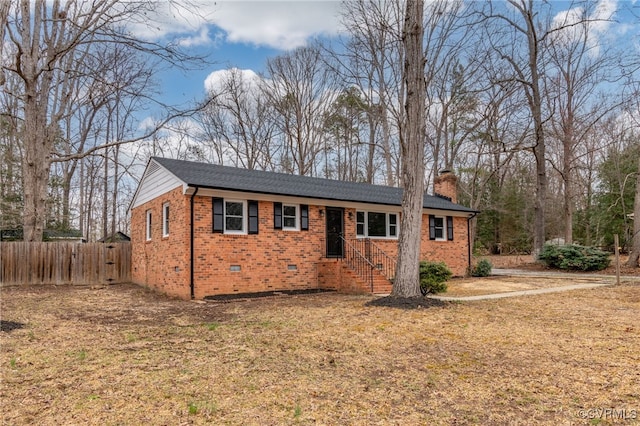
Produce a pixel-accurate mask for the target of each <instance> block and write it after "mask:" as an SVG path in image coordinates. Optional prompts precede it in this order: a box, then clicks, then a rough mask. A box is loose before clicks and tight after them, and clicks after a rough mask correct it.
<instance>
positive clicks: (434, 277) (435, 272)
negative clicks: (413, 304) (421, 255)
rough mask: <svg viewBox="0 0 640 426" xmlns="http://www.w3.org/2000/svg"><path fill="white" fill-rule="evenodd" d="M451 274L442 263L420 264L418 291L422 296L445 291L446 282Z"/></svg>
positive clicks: (422, 262) (423, 262) (425, 262)
mask: <svg viewBox="0 0 640 426" xmlns="http://www.w3.org/2000/svg"><path fill="white" fill-rule="evenodd" d="M452 275H453V274H452V273H451V271H450V270H449V268H447V265H445V264H444V262H427V261H424V260H423V261H421V262H420V291H421V292H422V294H428V293H442V292H444V291H447V284H446V281H447V280H448V279H449V278H451V276H452Z"/></svg>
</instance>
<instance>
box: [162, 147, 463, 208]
mask: <svg viewBox="0 0 640 426" xmlns="http://www.w3.org/2000/svg"><path fill="white" fill-rule="evenodd" d="M152 160H153V161H156V162H157V163H158V164H160V165H162V166H163V167H164V168H166V169H167V170H168V171H169V172H171V173H172V174H174V175H175V176H176V177H177V178H178V179H180V180H182V181H183V182H185V183H186V184H187V185H189V186H198V187H202V188H210V189H223V190H230V191H240V192H253V193H260V194H272V195H286V196H294V197H305V198H316V199H322V200H336V201H354V202H361V203H370V204H383V205H392V206H400V205H402V188H396V187H391V186H381V185H371V184H367V183H356V182H346V181H339V180H331V179H322V178H314V177H308V176H299V175H290V174H285V173H275V172H265V171H261V170H248V169H240V168H236V167H229V166H220V165H216V164H207V163H198V162H193V161H183V160H173V159H169V158H160V157H152ZM423 207H425V208H430V209H438V210H451V211H459V212H468V213H475V212H476V211H475V210H473V209H470V208H468V207H464V206H461V205H459V204H455V203H452V202H451V201H448V200H445V199H443V198H440V197H435V196H432V195H426V194H425V196H424V204H423Z"/></svg>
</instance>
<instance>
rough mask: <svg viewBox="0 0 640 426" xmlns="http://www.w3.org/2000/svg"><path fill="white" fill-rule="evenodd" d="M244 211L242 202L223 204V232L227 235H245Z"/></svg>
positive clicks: (244, 206)
mask: <svg viewBox="0 0 640 426" xmlns="http://www.w3.org/2000/svg"><path fill="white" fill-rule="evenodd" d="M245 209H246V204H245V202H244V201H227V200H225V202H224V232H225V233H229V234H244V233H245V229H246V228H245V220H244V218H245Z"/></svg>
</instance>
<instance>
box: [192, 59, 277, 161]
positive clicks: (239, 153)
mask: <svg viewBox="0 0 640 426" xmlns="http://www.w3.org/2000/svg"><path fill="white" fill-rule="evenodd" d="M209 90H210V93H209V97H210V98H211V102H210V103H209V105H208V106H207V108H206V109H204V110H203V111H202V112H201V113H200V114H199V117H200V123H201V126H202V133H203V136H204V137H205V139H208V141H209V142H211V143H214V144H215V143H219V144H222V145H223V146H222V147H221V148H220V149H219V150H220V152H228V154H226V156H228V157H230V158H224V157H225V154H221V155H220V157H221V161H229V160H230V161H231V162H232V163H233V164H234V165H236V166H239V167H243V168H247V169H263V170H265V169H270V168H272V163H273V158H274V156H275V155H276V154H277V147H275V146H274V145H275V144H274V134H275V132H276V128H275V124H274V122H273V120H271V117H270V116H269V102H268V99H267V98H266V96H265V95H264V93H263V91H262V90H261V79H260V77H259V76H258V75H254V76H252V75H247V74H245V73H244V72H243V71H241V70H239V69H237V68H231V69H228V70H226V71H225V72H224V74H223V76H222V79H221V81H220V82H219V84H218V85H217V86H216V87H212V88H210V89H209ZM205 135H206V136H205Z"/></svg>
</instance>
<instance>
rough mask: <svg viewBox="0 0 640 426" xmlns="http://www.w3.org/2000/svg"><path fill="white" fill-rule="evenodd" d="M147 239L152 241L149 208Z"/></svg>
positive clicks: (148, 212) (149, 211)
mask: <svg viewBox="0 0 640 426" xmlns="http://www.w3.org/2000/svg"><path fill="white" fill-rule="evenodd" d="M147 241H151V210H147Z"/></svg>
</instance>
